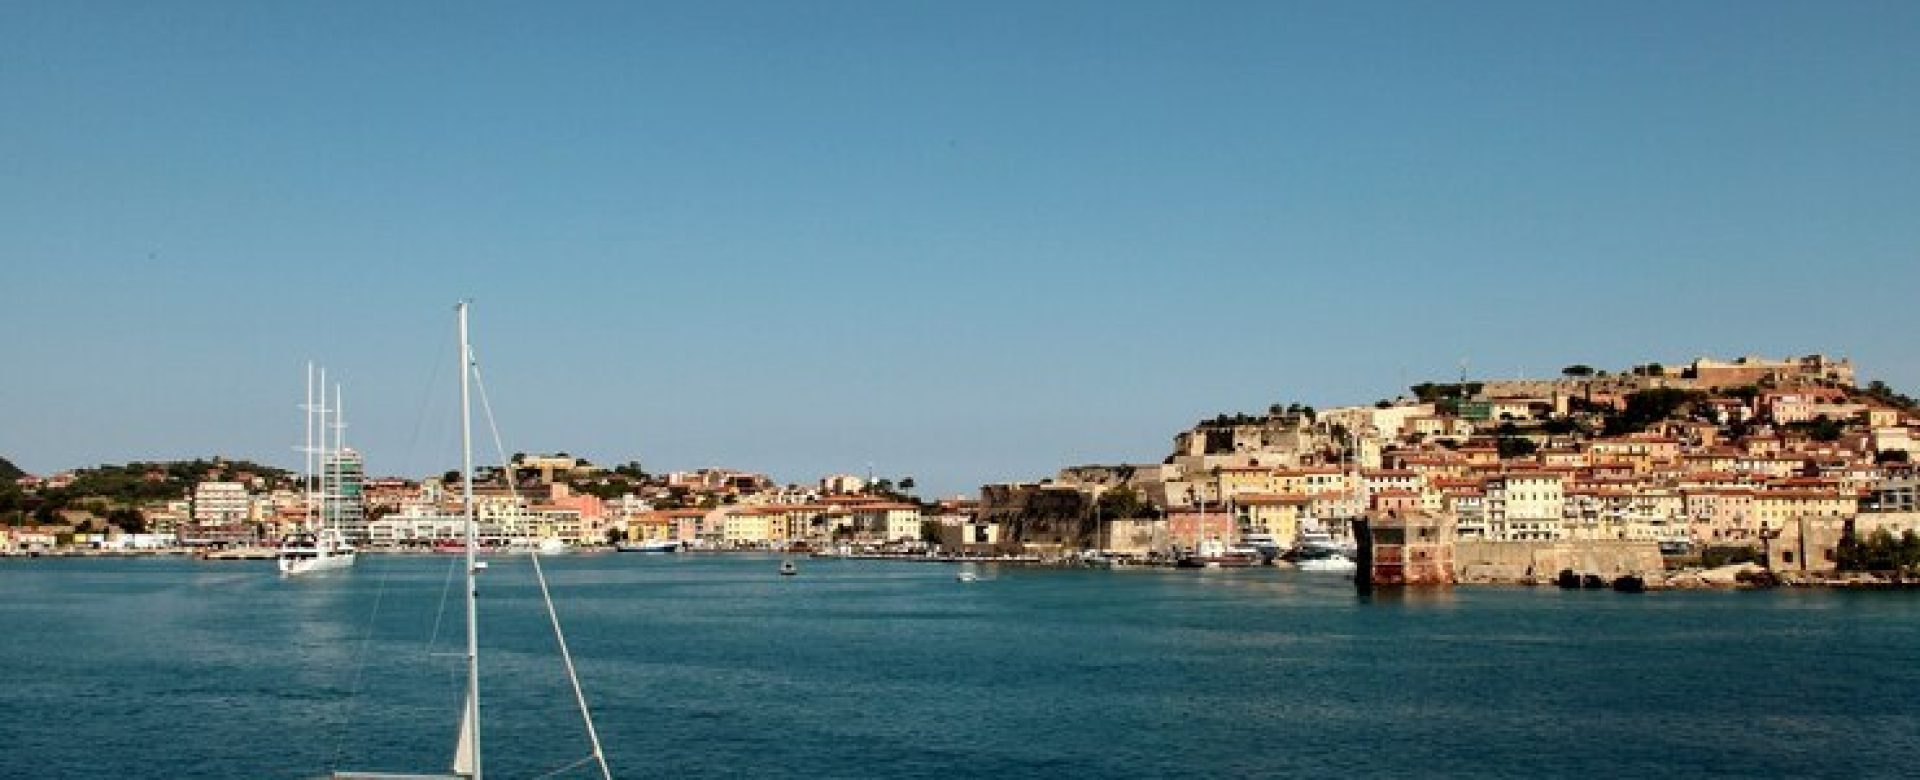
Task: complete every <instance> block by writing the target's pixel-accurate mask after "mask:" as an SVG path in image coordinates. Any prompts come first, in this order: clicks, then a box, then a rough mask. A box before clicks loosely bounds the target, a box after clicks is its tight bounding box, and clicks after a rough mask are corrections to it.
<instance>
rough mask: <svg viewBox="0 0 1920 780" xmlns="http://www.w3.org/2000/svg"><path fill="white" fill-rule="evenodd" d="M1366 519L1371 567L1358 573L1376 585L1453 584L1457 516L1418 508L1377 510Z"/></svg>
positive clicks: (1366, 534)
mask: <svg viewBox="0 0 1920 780" xmlns="http://www.w3.org/2000/svg"><path fill="white" fill-rule="evenodd" d="M1366 522H1367V529H1366V533H1364V534H1363V536H1364V537H1365V539H1366V541H1367V542H1368V546H1369V549H1370V554H1368V555H1367V556H1366V559H1367V561H1368V563H1369V567H1368V570H1367V571H1364V572H1360V573H1359V574H1358V575H1356V576H1364V577H1368V578H1369V581H1371V582H1372V583H1373V584H1375V585H1451V584H1453V579H1454V565H1453V557H1454V556H1453V545H1454V527H1453V518H1451V517H1449V516H1447V515H1444V514H1430V513H1427V512H1422V511H1418V510H1415V511H1412V512H1376V513H1372V514H1370V515H1369V516H1368V518H1367V521H1366Z"/></svg>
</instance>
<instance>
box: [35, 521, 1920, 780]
mask: <svg viewBox="0 0 1920 780" xmlns="http://www.w3.org/2000/svg"><path fill="white" fill-rule="evenodd" d="M777 561H778V559H777V558H771V557H758V556H754V557H745V556H662V557H654V556H640V555H613V554H605V555H578V556H571V557H563V558H553V559H547V567H548V577H549V579H550V581H551V582H552V584H553V587H554V597H555V600H556V601H557V602H558V603H559V605H560V609H561V611H562V619H563V620H565V621H566V623H567V628H568V635H569V639H570V641H571V643H572V647H573V650H574V655H575V657H576V659H577V660H578V663H579V669H580V676H581V678H582V680H583V682H584V683H585V685H586V688H587V694H588V696H589V697H590V699H591V701H592V703H593V705H594V710H595V715H596V717H597V719H598V720H599V724H600V730H601V734H602V736H603V738H604V739H605V741H606V746H607V752H608V756H609V758H610V760H611V762H612V765H613V768H614V772H615V774H616V776H624V777H738V776H743V775H744V776H752V777H938V778H954V777H982V778H986V777H995V778H1003V777H1108V776H1129V777H1222V776H1283V775H1303V776H1332V775H1348V776H1357V777H1365V776H1411V775H1421V774H1440V775H1454V776H1478V777H1494V776H1510V777H1543V776H1622V777H1633V776H1698V775H1729V776H1733V775H1737V776H1748V777H1751V776H1762V777H1769V776H1770V777H1784V776H1817V777H1863V776H1878V777H1893V776H1905V777H1911V776H1913V775H1914V773H1915V772H1916V771H1920V770H1917V769H1916V767H1920V594H1914V593H1838V592H1821V591H1786V590H1783V591H1774V592H1751V593H1750V592H1687V593H1679V592H1674V593H1660V594H1647V595H1639V596H1632V595H1623V594H1615V593H1612V592H1577V591H1576V592H1562V591H1559V590H1556V589H1551V588H1540V589H1518V588H1515V589H1460V590H1455V591H1452V592H1450V593H1441V594H1422V595H1411V596H1403V597H1398V598H1387V597H1381V596H1376V597H1374V598H1372V599H1370V600H1363V599H1361V598H1360V597H1358V596H1356V594H1355V593H1354V592H1353V591H1352V589H1351V587H1350V586H1349V585H1347V584H1346V583H1343V582H1340V581H1337V580H1332V579H1327V578H1323V577H1316V576H1315V575H1310V574H1301V573H1298V572H1292V571H1284V570H1250V571H1237V572H1235V571H1228V572H1204V573H1195V572H1175V571H1120V572H1092V571H1052V570H1031V569H1014V568H1006V569H993V568H985V569H982V575H983V576H982V577H981V580H980V581H979V582H977V583H972V584H961V583H957V582H955V581H954V578H953V574H954V569H953V568H952V567H950V566H945V565H935V564H916V563H896V562H869V561H815V560H802V561H800V565H801V575H800V576H798V577H790V578H783V577H779V576H777V575H776V574H775V569H776V566H777ZM452 564H453V561H452V559H450V558H437V557H394V556H383V557H367V558H363V559H362V560H361V562H360V565H359V566H358V567H357V568H355V569H353V570H352V571H350V572H342V573H339V574H334V575H328V576H320V577H313V578H306V579H293V580H288V579H282V578H280V577H278V576H276V575H275V574H274V572H273V569H272V564H271V563H269V562H259V563H202V562H194V561H185V560H0V777H19V778H39V777H49V778H54V777H58V778H66V777H76V778H77V777H102V778H128V777H208V778H257V777H303V776H314V775H319V774H323V773H325V772H326V771H328V770H331V769H334V768H342V769H361V770H381V771H433V770H441V769H444V767H445V763H446V761H447V758H448V756H449V754H450V752H451V748H452V741H453V730H454V719H455V716H456V714H457V707H458V702H457V698H458V692H459V680H458V679H457V674H458V669H459V661H458V659H457V658H451V657H446V656H443V655H439V654H443V653H449V652H455V651H457V650H458V649H459V645H460V642H461V641H462V639H461V636H462V634H461V631H462V628H461V623H460V602H459V598H458V588H457V587H456V588H454V589H452V590H448V589H447V588H446V584H447V583H448V581H449V577H450V576H451V575H453V574H454V570H453V569H452V568H451V567H452ZM443 593H444V594H446V600H445V602H444V604H445V610H444V612H443V611H442V609H441V607H442V604H443V600H442V594H443ZM436 627H437V630H436ZM482 632H483V647H482V653H483V661H482V663H483V671H482V673H483V675H484V682H483V685H484V689H483V707H484V708H485V712H486V732H485V735H484V736H485V746H486V748H487V757H488V769H489V772H490V774H493V775H494V776H497V777H522V778H524V777H533V776H538V775H540V774H542V773H544V772H548V771H551V770H554V769H557V768H560V767H563V766H566V765H567V764H569V763H571V762H573V761H575V760H577V759H579V758H582V757H584V756H585V755H586V754H587V745H586V740H585V736H584V732H583V731H582V730H581V728H580V726H579V719H578V718H577V717H576V716H575V714H574V710H573V703H572V700H571V696H570V693H569V691H568V689H567V687H566V682H565V676H564V673H563V671H562V669H561V666H560V663H559V658H558V655H557V653H556V652H555V650H554V646H553V642H552V634H551V632H550V630H549V628H548V626H547V624H546V622H545V618H544V613H543V612H542V611H541V608H540V602H539V594H538V591H537V590H536V589H535V586H534V583H533V578H532V572H531V569H530V566H529V564H528V562H527V560H526V559H524V558H519V559H513V558H503V559H494V561H493V569H492V571H491V572H489V573H488V574H486V575H484V579H483V583H482ZM560 776H563V777H585V776H588V775H587V773H586V772H585V768H584V767H583V768H581V769H577V770H574V771H573V772H571V773H566V774H562V775H560Z"/></svg>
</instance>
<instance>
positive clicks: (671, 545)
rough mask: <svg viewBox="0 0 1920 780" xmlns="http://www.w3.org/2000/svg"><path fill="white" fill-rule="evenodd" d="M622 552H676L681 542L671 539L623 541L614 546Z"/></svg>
mask: <svg viewBox="0 0 1920 780" xmlns="http://www.w3.org/2000/svg"><path fill="white" fill-rule="evenodd" d="M613 549H615V550H619V551H620V552H632V553H654V554H661V553H674V552H679V551H680V542H678V541H675V540H669V539H655V540H653V541H651V542H621V543H619V544H616V545H614V546H613Z"/></svg>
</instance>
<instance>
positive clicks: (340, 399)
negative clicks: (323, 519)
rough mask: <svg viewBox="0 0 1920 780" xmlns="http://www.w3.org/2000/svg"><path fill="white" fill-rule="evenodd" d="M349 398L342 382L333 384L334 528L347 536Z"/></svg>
mask: <svg viewBox="0 0 1920 780" xmlns="http://www.w3.org/2000/svg"><path fill="white" fill-rule="evenodd" d="M346 452H347V399H346V396H345V395H344V394H343V393H342V392H341V389H340V384H339V383H337V382H336V383H334V385H333V492H334V493H335V494H336V495H335V496H334V499H333V530H334V533H337V534H340V536H339V537H337V538H338V539H345V538H346V533H347V529H346V521H347V515H346V511H347V490H346V484H347V464H346V463H345V462H344V461H345V459H346Z"/></svg>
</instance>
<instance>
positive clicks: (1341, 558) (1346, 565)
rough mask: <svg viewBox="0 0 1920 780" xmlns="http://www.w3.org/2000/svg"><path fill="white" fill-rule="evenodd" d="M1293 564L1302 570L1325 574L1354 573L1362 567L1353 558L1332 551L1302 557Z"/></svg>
mask: <svg viewBox="0 0 1920 780" xmlns="http://www.w3.org/2000/svg"><path fill="white" fill-rule="evenodd" d="M1293 565H1294V568H1297V569H1299V570H1301V571H1310V572H1320V573H1324V574H1352V573H1354V572H1355V571H1356V570H1358V569H1359V568H1360V566H1359V564H1356V563H1354V562H1353V559H1352V558H1348V557H1347V556H1345V555H1341V554H1340V553H1330V554H1328V555H1326V556H1324V557H1318V558H1301V559H1298V560H1295V561H1294V562H1293Z"/></svg>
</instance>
